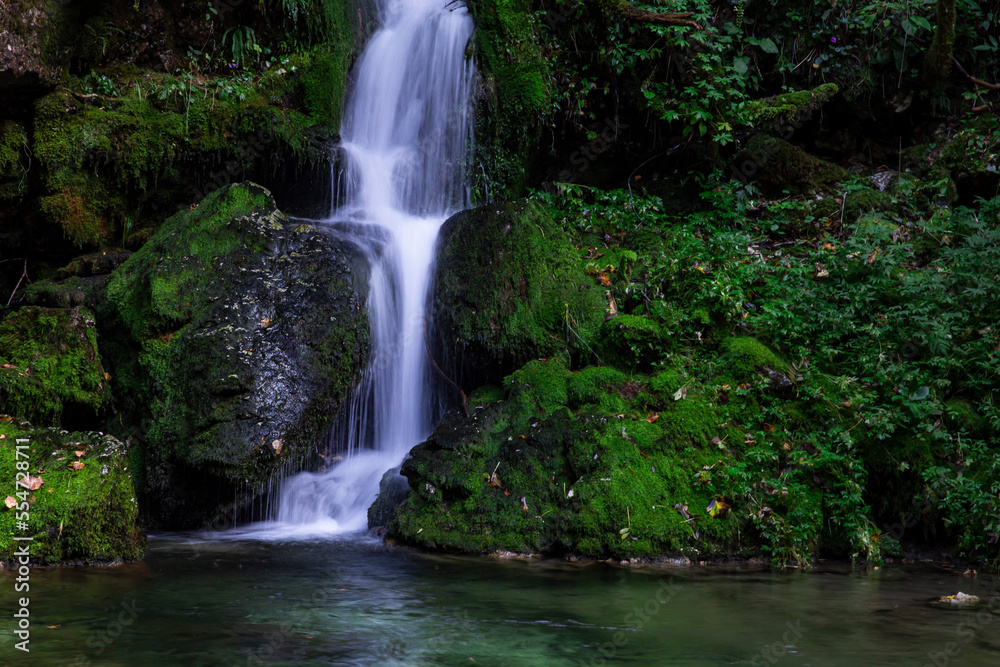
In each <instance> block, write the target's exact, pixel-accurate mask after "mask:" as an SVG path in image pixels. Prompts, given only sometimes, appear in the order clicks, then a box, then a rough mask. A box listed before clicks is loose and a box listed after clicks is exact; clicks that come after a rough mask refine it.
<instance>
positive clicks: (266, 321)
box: [260, 317, 271, 329]
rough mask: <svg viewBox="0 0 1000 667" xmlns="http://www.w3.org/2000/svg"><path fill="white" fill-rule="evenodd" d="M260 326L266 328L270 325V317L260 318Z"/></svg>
mask: <svg viewBox="0 0 1000 667" xmlns="http://www.w3.org/2000/svg"><path fill="white" fill-rule="evenodd" d="M260 326H261V328H262V329H266V328H268V327H269V326H271V318H270V317H265V318H264V319H262V320H261V321H260Z"/></svg>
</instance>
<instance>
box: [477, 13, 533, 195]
mask: <svg viewBox="0 0 1000 667" xmlns="http://www.w3.org/2000/svg"><path fill="white" fill-rule="evenodd" d="M468 7H469V10H470V11H471V13H472V16H473V17H474V19H475V23H476V32H475V37H474V46H475V50H476V61H477V64H478V66H479V72H480V75H481V81H482V83H481V96H480V97H481V99H485V105H484V106H485V108H480V109H479V112H478V114H477V117H476V142H475V146H476V162H477V163H481V164H484V165H485V171H486V173H488V174H489V175H490V176H489V182H486V183H479V184H478V187H479V188H480V189H481V190H488V191H489V194H490V196H491V197H494V198H498V199H499V198H501V197H502V196H504V195H506V196H508V197H509V196H518V195H520V194H522V193H523V189H524V187H525V185H526V184H527V177H528V170H529V165H530V159H531V153H532V150H533V148H532V143H533V140H534V139H536V138H537V137H538V134H539V130H540V129H541V128H542V127H543V126H544V123H545V119H546V118H547V117H548V115H549V111H550V107H551V104H550V101H549V100H550V96H551V90H550V88H551V84H550V75H549V72H548V66H547V64H546V62H545V59H544V58H543V56H542V49H541V45H540V42H539V38H538V30H537V26H536V25H535V20H534V18H533V14H532V13H531V11H530V10H529V6H528V3H527V2H525V0H470V2H468ZM483 194H485V192H484V193H483Z"/></svg>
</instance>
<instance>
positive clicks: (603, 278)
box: [597, 271, 611, 287]
mask: <svg viewBox="0 0 1000 667" xmlns="http://www.w3.org/2000/svg"><path fill="white" fill-rule="evenodd" d="M597 280H598V281H599V282H600V283H601V284H602V285H604V286H605V287H611V278H610V277H609V276H608V274H606V273H605V272H604V271H601V272H600V273H598V274H597Z"/></svg>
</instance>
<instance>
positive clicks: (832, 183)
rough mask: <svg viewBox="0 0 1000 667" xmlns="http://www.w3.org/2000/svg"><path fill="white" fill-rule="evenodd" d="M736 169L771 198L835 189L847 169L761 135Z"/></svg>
mask: <svg viewBox="0 0 1000 667" xmlns="http://www.w3.org/2000/svg"><path fill="white" fill-rule="evenodd" d="M733 168H734V169H736V170H737V171H738V172H739V173H740V174H742V175H743V176H744V177H746V178H748V179H750V180H752V181H754V183H756V184H757V186H758V187H759V188H760V189H761V191H762V192H763V193H764V194H765V196H768V197H780V196H782V194H784V193H786V192H787V193H789V194H792V195H800V194H812V193H819V192H827V193H830V192H834V191H835V190H836V189H837V187H838V184H839V183H840V182H841V181H844V180H846V179H847V171H846V170H844V169H843V168H842V167H839V166H837V165H835V164H833V163H832V162H827V161H826V160H821V159H819V158H817V157H814V156H812V155H809V154H808V153H806V152H805V151H804V150H802V149H801V148H799V147H797V146H793V145H792V144H790V143H788V142H787V141H785V140H784V139H778V138H776V137H772V136H769V135H766V134H758V135H757V136H755V137H754V138H753V139H751V140H750V142H749V143H748V144H747V145H746V147H745V148H744V149H743V150H742V151H740V152H739V153H738V154H737V155H736V157H735V158H734V160H733Z"/></svg>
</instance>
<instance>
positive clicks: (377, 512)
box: [368, 466, 410, 528]
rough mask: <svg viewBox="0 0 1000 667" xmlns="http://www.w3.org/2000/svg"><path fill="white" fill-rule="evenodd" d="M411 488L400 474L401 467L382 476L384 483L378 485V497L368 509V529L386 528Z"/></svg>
mask: <svg viewBox="0 0 1000 667" xmlns="http://www.w3.org/2000/svg"><path fill="white" fill-rule="evenodd" d="M409 491H410V487H409V486H408V485H407V483H406V478H405V477H403V476H402V475H400V474H399V467H398V466H397V467H395V468H393V469H391V470H387V471H386V473H385V474H384V475H382V481H381V482H379V485H378V497H376V498H375V502H374V503H372V506H371V507H369V508H368V527H369V528H385V527H386V526H388V525H389V521H391V520H392V513H393V512H394V511H395V510H396V508H397V507H399V506H400V505H401V504H402V503H403V501H404V500H406V495H407V494H408V493H409Z"/></svg>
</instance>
